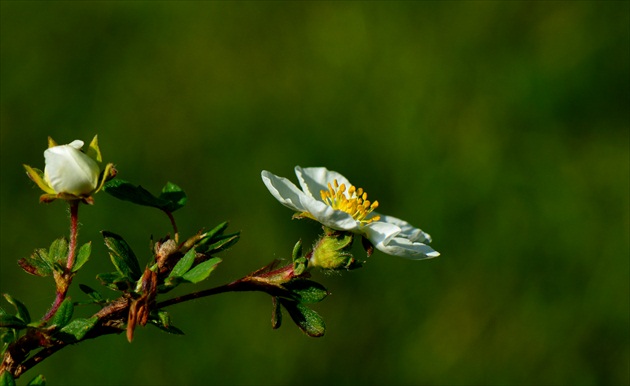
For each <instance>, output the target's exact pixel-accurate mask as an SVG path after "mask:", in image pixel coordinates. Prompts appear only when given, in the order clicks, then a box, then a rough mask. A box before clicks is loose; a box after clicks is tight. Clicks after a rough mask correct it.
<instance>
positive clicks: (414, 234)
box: [373, 212, 431, 243]
mask: <svg viewBox="0 0 630 386" xmlns="http://www.w3.org/2000/svg"><path fill="white" fill-rule="evenodd" d="M373 213H374V212H373ZM378 215H379V216H380V217H381V219H380V221H383V222H386V223H389V224H394V225H396V226H397V227H399V228H400V230H401V232H400V235H399V236H402V237H405V238H406V239H409V240H410V241H414V242H415V241H417V242H420V243H430V242H431V236H430V235H429V234H428V233H426V232H423V231H422V230H421V229H418V228H416V227H414V226H412V225H411V224H409V223H408V222H406V221H403V220H401V219H399V218H396V217H393V216H387V215H384V214H378Z"/></svg>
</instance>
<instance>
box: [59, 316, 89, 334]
mask: <svg viewBox="0 0 630 386" xmlns="http://www.w3.org/2000/svg"><path fill="white" fill-rule="evenodd" d="M96 322H98V317H96V316H93V317H91V318H89V319H84V318H81V319H75V320H73V321H72V322H70V324H68V325H67V326H65V327H64V328H62V329H61V330H60V331H59V332H61V333H63V334H68V335H72V336H73V337H74V338H75V339H76V340H81V339H83V337H84V336H85V334H87V333H88V332H89V331H90V330H91V329H92V328H93V327H94V325H96Z"/></svg>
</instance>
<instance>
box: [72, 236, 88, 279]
mask: <svg viewBox="0 0 630 386" xmlns="http://www.w3.org/2000/svg"><path fill="white" fill-rule="evenodd" d="M91 253H92V242H91V241H90V242H87V243H85V244H83V245H82V246H81V248H79V253H77V258H76V260H75V261H74V267H72V272H77V271H78V270H80V269H81V267H83V264H85V263H86V262H87V261H88V259H89V258H90V254H91Z"/></svg>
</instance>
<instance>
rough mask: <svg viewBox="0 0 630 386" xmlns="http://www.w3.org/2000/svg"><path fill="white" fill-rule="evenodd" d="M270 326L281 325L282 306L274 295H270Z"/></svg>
mask: <svg viewBox="0 0 630 386" xmlns="http://www.w3.org/2000/svg"><path fill="white" fill-rule="evenodd" d="M271 302H272V309H271V328H273V329H274V330H275V329H278V328H280V326H281V325H282V307H280V302H279V301H278V298H277V297H276V296H272V297H271Z"/></svg>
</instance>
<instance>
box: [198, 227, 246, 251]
mask: <svg viewBox="0 0 630 386" xmlns="http://www.w3.org/2000/svg"><path fill="white" fill-rule="evenodd" d="M240 237H241V232H236V233H231V234H229V235H223V236H220V237H217V238H216V239H217V240H218V241H216V242H214V243H213V244H211V245H208V246H207V247H206V246H205V245H204V246H203V249H202V250H201V251H200V252H202V253H205V254H213V253H219V252H221V251H224V250H226V249H228V248H229V247H231V246H232V245H234V244H236V243H237V242H238V240H239V238H240ZM200 245H201V243H200Z"/></svg>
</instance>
